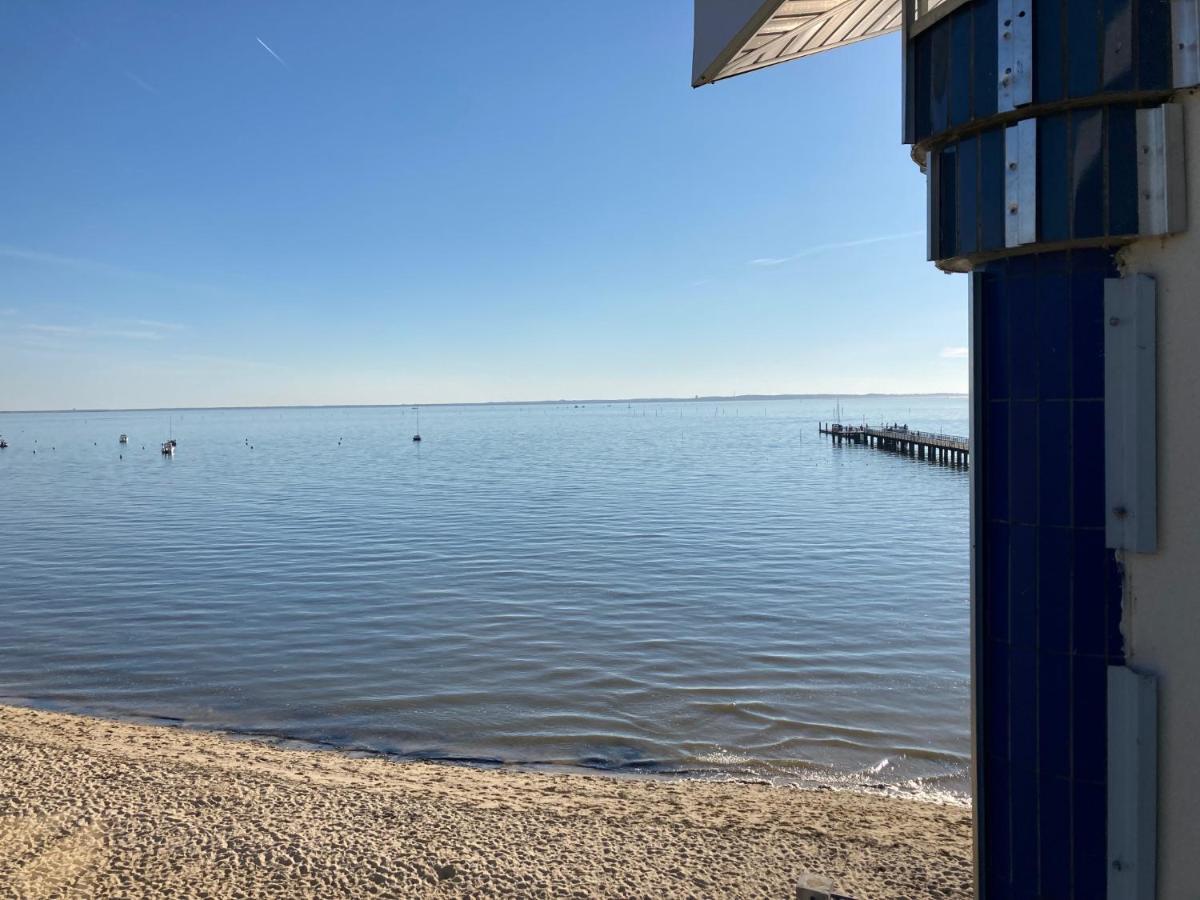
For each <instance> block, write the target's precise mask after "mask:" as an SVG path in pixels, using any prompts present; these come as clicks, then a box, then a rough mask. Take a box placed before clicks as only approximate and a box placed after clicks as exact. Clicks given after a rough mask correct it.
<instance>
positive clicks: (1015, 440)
mask: <svg viewBox="0 0 1200 900" xmlns="http://www.w3.org/2000/svg"><path fill="white" fill-rule="evenodd" d="M1010 405H1011V407H1012V410H1011V418H1010V428H1011V429H1012V439H1011V441H1010V442H1009V466H1008V477H1009V498H1010V501H1009V502H1010V503H1011V504H1012V508H1011V515H1012V520H1013V521H1014V522H1028V523H1034V522H1036V521H1037V492H1038V471H1037V463H1038V433H1037V425H1038V405H1037V403H1035V402H1033V401H1031V400H1021V401H1014V402H1013V403H1012V404H1010ZM1031 574H1032V573H1031Z"/></svg>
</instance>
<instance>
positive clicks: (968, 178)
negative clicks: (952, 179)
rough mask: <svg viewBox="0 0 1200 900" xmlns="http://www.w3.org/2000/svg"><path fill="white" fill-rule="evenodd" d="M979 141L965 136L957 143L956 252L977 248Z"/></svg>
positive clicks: (973, 250)
mask: <svg viewBox="0 0 1200 900" xmlns="http://www.w3.org/2000/svg"><path fill="white" fill-rule="evenodd" d="M978 175H979V142H978V141H977V140H976V139H975V138H967V139H965V140H962V141H959V144H958V252H959V253H974V252H975V251H976V250H977V249H979V216H978V215H977V212H978V200H979V183H978Z"/></svg>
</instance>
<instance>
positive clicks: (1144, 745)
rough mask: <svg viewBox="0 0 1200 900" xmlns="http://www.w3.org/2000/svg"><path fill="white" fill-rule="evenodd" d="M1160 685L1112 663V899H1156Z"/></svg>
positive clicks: (1110, 808) (1109, 717)
mask: <svg viewBox="0 0 1200 900" xmlns="http://www.w3.org/2000/svg"><path fill="white" fill-rule="evenodd" d="M1157 756H1158V687H1157V683H1156V681H1155V678H1154V676H1153V675H1145V674H1142V673H1141V672H1135V671H1133V670H1132V669H1130V668H1127V667H1125V666H1109V667H1108V829H1107V831H1108V891H1107V892H1106V894H1105V896H1106V897H1107V898H1108V900H1154V889H1155V880H1156V879H1155V858H1154V857H1155V851H1156V843H1157V839H1158V834H1157V832H1158V829H1157V826H1156V822H1155V819H1156V816H1157V798H1156V794H1157V791H1158V760H1157Z"/></svg>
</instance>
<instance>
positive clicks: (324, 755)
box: [0, 705, 972, 900]
mask: <svg viewBox="0 0 1200 900" xmlns="http://www.w3.org/2000/svg"><path fill="white" fill-rule="evenodd" d="M971 867H972V862H971V812H970V808H969V807H968V806H964V805H956V804H953V803H944V802H931V801H927V800H917V799H909V798H906V797H897V796H892V795H886V794H867V793H863V792H859V791H848V790H831V789H817V788H801V787H796V786H776V785H769V784H759V783H748V782H734V781H717V780H707V779H696V780H689V779H679V778H675V779H664V778H622V777H617V778H614V777H612V776H611V775H609V774H607V773H589V774H582V773H575V772H571V773H557V772H548V771H531V770H529V769H528V768H517V767H497V768H482V767H471V766H465V765H460V764H450V763H438V762H408V761H396V760H394V759H389V758H387V757H379V756H363V755H360V754H355V753H349V752H345V751H340V750H327V749H321V750H307V749H290V748H283V747H281V746H279V745H278V743H277V742H266V741H262V740H256V739H254V738H249V737H245V736H240V735H229V736H227V735H224V734H222V733H220V732H210V731H203V730H194V729H187V728H181V727H178V726H163V725H142V724H133V723H130V722H125V721H117V720H112V719H103V718H97V717H93V716H82V715H76V714H71V713H62V712H51V711H47V710H44V709H38V708H33V707H24V706H5V705H0V897H3V896H8V895H9V893H8V892H10V891H12V892H14V893H15V895H16V896H42V895H47V894H56V893H58V892H59V891H64V890H65V891H68V892H70V891H74V892H77V893H82V894H83V895H87V896H96V897H104V896H129V897H153V896H181V895H187V896H209V897H223V896H236V895H239V894H241V895H260V896H261V895H270V896H281V897H284V896H286V897H293V896H300V897H303V896H321V897H351V896H406V897H407V896H412V897H424V896H438V897H453V896H467V895H474V896H481V895H482V896H488V895H497V896H512V895H521V896H555V897H559V896H579V897H606V896H609V897H634V896H646V897H721V896H725V897H790V896H792V895H793V894H794V891H795V887H796V884H797V882H798V881H799V879H800V878H801V877H802V875H803V874H804V873H806V872H809V873H813V874H817V875H823V876H825V877H827V878H831V879H832V880H833V882H834V884H835V886H836V887H837V889H838V890H839V891H841V892H842V893H845V894H849V895H850V896H853V897H856V898H858V900H867V898H885V897H911V898H917V897H937V898H957V897H969V896H970V891H971Z"/></svg>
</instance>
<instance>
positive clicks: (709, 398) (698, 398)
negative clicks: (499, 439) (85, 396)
mask: <svg viewBox="0 0 1200 900" xmlns="http://www.w3.org/2000/svg"><path fill="white" fill-rule="evenodd" d="M969 396H970V394H968V393H966V392H963V391H927V392H922V393H886V392H882V391H868V392H866V393H861V394H852V393H821V394H707V395H703V396H702V395H700V394H697V395H695V396H693V397H613V398H594V399H589V400H581V399H573V400H572V399H560V400H471V401H467V402H463V403H446V402H437V403H275V404H265V405H264V404H248V405H245V406H112V407H103V406H98V407H72V408H70V409H66V408H61V409H0V415H16V414H20V413H110V412H190V411H212V412H220V411H225V410H242V409H246V410H249V409H399V408H401V407H418V406H419V407H448V406H554V405H559V404H561V405H566V404H571V403H573V404H576V405H579V404H599V403H712V402H715V401H717V400H727V401H736V400H836V399H838V398H842V397H845V398H888V397H923V398H933V397H969Z"/></svg>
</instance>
